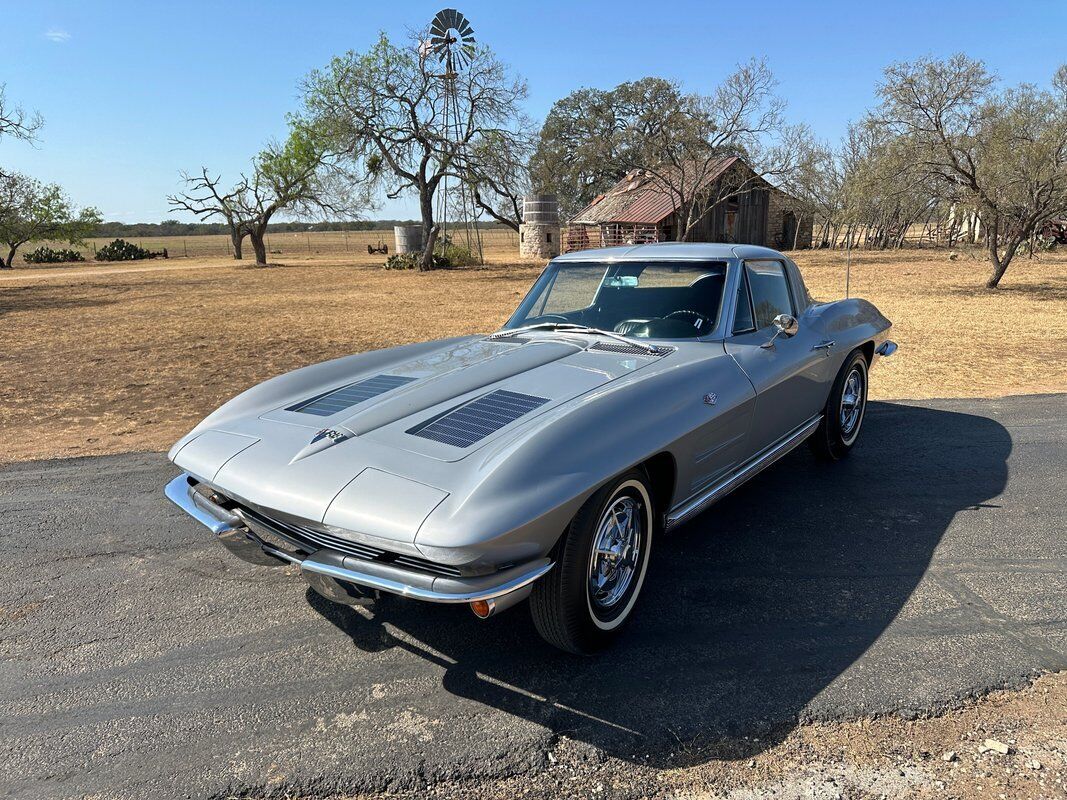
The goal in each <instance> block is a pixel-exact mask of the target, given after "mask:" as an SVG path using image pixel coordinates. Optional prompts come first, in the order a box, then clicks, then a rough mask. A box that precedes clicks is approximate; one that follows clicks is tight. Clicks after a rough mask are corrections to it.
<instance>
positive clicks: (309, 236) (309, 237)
mask: <svg viewBox="0 0 1067 800" xmlns="http://www.w3.org/2000/svg"><path fill="white" fill-rule="evenodd" d="M307 237H308V255H311V234H310V233H309V234H308V235H307Z"/></svg>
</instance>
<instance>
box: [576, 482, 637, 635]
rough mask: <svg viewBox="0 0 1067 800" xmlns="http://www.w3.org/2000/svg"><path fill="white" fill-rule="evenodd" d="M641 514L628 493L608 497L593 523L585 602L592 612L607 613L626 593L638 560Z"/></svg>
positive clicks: (632, 580)
mask: <svg viewBox="0 0 1067 800" xmlns="http://www.w3.org/2000/svg"><path fill="white" fill-rule="evenodd" d="M644 527H645V513H644V509H643V508H642V504H641V502H640V501H639V500H638V499H637V498H634V497H630V496H629V495H620V496H617V497H615V498H614V499H612V501H611V503H610V504H609V505H608V507H607V509H605V511H604V514H603V515H602V516H601V517H600V522H598V523H597V529H596V534H595V535H594V537H593V551H592V553H591V554H590V557H589V581H588V591H589V602H590V605H591V607H592V609H593V610H594V612H602V613H607V614H610V613H611V612H612V611H613V610H614V609H615V607H616V606H617V605H618V604H619V602H620V601H621V600H622V599H623V598H625V597H626V596H627V593H628V592H629V590H630V587H631V586H632V585H633V582H634V577H635V576H636V574H637V569H638V565H639V564H640V563H641V542H642V539H643V538H644V537H643V535H642V534H643V532H644Z"/></svg>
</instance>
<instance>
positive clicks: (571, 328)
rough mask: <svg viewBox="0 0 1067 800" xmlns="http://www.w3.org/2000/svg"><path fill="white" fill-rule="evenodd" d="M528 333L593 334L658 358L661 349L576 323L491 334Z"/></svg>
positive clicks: (532, 326)
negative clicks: (636, 348)
mask: <svg viewBox="0 0 1067 800" xmlns="http://www.w3.org/2000/svg"><path fill="white" fill-rule="evenodd" d="M526 331H562V332H563V333H592V334H596V335H598V336H607V337H608V338H610V339H615V340H616V341H620V342H623V343H624V344H628V345H630V346H631V347H638V348H640V349H642V350H644V351H645V352H646V353H648V354H649V355H653V356H658V355H659V354H660V349H659V348H658V347H656V346H655V345H652V344H646V343H645V342H642V341H640V340H638V339H632V338H630V337H629V336H623V335H622V334H621V333H615V331H606V330H603V329H602V328H591V327H589V326H588V325H579V324H578V323H576V322H538V323H536V324H535V325H526V326H524V327H522V328H508V329H505V330H501V331H497V332H496V333H491V334H489V338H490V339H500V338H503V337H504V336H514V335H515V334H516V333H525V332H526Z"/></svg>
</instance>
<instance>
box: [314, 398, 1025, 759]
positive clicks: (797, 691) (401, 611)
mask: <svg viewBox="0 0 1067 800" xmlns="http://www.w3.org/2000/svg"><path fill="white" fill-rule="evenodd" d="M864 425H865V430H864V435H863V437H862V439H861V442H860V444H859V445H858V446H857V448H856V450H855V452H854V453H853V454H852V456H851V457H850V458H848V459H845V460H844V461H842V462H839V463H836V464H823V463H821V462H818V461H816V460H815V459H814V458H813V457H812V456H811V455H810V453H809V452H808V450H807V448H800V449H798V450H797V451H796V452H794V453H793V454H791V455H790V456H788V457H787V458H785V459H783V460H782V461H781V462H780V463H779V464H777V465H776V466H775V467H773V468H772V469H770V470H767V471H766V472H764V473H762V474H761V475H760V476H758V477H757V478H755V479H754V480H752V481H750V482H749V483H748V484H747V485H746V486H744V487H743V488H741V489H740V490H738V491H736V492H735V493H734V494H733V495H731V496H730V497H728V498H726V499H725V500H723V501H722V502H720V503H719V504H717V505H716V506H714V507H713V508H712V509H710V510H709V511H707V512H705V513H704V514H702V515H701V516H699V517H698V518H696V519H695V520H693V521H691V522H689V523H688V524H686V525H685V526H683V527H681V528H679V529H677V530H676V531H673V532H672V533H671V534H669V535H668V536H666V537H663V538H661V539H660V540H659V541H658V542H657V543H656V547H655V550H654V553H653V557H652V564H651V566H650V568H649V574H648V577H647V580H646V583H645V587H644V593H643V595H642V599H641V602H640V603H639V605H638V609H637V611H636V612H635V616H634V618H633V619H632V620H631V622H630V624H629V627H628V629H627V631H626V633H625V634H624V635H623V637H622V638H621V639H620V640H619V642H618V643H617V644H616V645H615V646H614V647H613V648H612V649H611V650H609V651H608V652H605V653H602V654H600V655H598V656H595V657H591V658H579V657H574V656H570V655H566V654H564V653H561V652H558V651H556V650H554V649H552V648H551V647H549V646H548V645H546V644H544V643H543V642H542V641H541V640H540V639H539V637H538V636H537V633H536V631H535V630H534V628H533V624H532V622H531V621H530V617H529V613H528V611H527V609H526V608H525V606H524V605H520V606H518V607H517V608H515V609H512V610H509V611H507V612H506V613H503V614H501V615H500V616H499V617H495V618H492V619H490V620H489V621H487V622H480V621H479V620H477V619H475V618H474V617H473V615H471V614H470V613H469V612H468V611H467V610H466V609H461V608H454V607H447V606H432V605H427V604H421V603H414V602H406V601H403V600H399V599H391V600H387V601H384V602H382V603H379V604H378V605H377V606H375V607H374V609H373V611H372V612H367V611H366V610H354V609H351V608H348V607H345V606H340V605H336V604H334V603H331V602H329V601H328V600H325V599H323V598H321V597H319V596H318V595H317V594H315V593H314V592H313V591H311V590H309V591H308V600H309V603H310V604H311V605H312V606H313V608H315V610H316V611H318V613H320V614H321V615H322V616H323V617H324V618H326V619H327V620H329V621H330V622H331V623H333V624H334V625H336V626H337V627H338V628H340V629H341V630H342V631H344V632H345V633H346V634H347V635H349V636H350V637H351V638H352V641H353V642H354V643H355V645H356V646H357V647H359V648H361V649H363V650H366V651H380V650H383V649H387V648H394V647H395V648H401V649H403V650H406V651H408V652H410V653H412V654H414V655H416V656H418V657H420V658H423V659H426V660H428V661H430V662H433V663H435V664H437V665H438V666H439V667H440V668H441V669H442V670H443V671H444V676H443V679H442V683H443V687H444V689H446V690H447V691H448V692H450V693H452V694H453V695H456V696H460V697H464V698H469V699H471V700H474V701H477V702H479V703H483V704H486V705H488V706H491V707H493V708H496V709H500V710H503V711H506V712H508V713H510V714H513V715H515V716H517V717H521V718H524V719H527V720H530V721H532V722H535V723H537V724H539V725H542V726H545V727H546V728H548V729H549V730H551V731H552V732H553V733H554V734H556V735H558V736H568V737H570V738H572V739H576V740H579V741H583V742H587V743H589V744H592V745H595V746H597V747H599V748H601V749H602V750H604V751H606V752H608V753H609V754H611V755H614V756H617V757H620V758H625V759H629V760H634V761H640V762H642V763H649V764H653V765H657V766H681V765H686V764H692V763H699V762H705V761H709V760H712V759H723V758H727V759H736V758H747V757H749V756H751V755H752V754H754V753H756V752H760V751H762V750H764V749H766V748H768V747H771V746H773V745H774V744H776V743H777V742H778V741H780V740H781V738H782V737H784V736H785V735H786V734H787V733H788V732H789V731H791V730H792V729H793V728H794V727H795V726H796V725H797V724H798V722H800V721H801V720H803V719H804V718H805V714H806V709H807V708H808V706H809V704H810V703H811V701H812V700H813V699H814V698H816V697H817V696H818V695H819V694H820V693H821V692H823V690H824V689H826V688H827V687H828V686H829V685H830V684H831V683H832V682H833V681H835V679H837V678H838V676H840V675H842V673H844V672H845V671H846V670H847V669H848V668H849V667H850V665H852V664H853V662H855V661H856V660H857V659H858V658H859V657H860V656H862V655H863V654H864V652H865V651H866V650H867V649H868V648H869V647H871V645H872V644H873V643H874V642H875V641H876V640H877V639H878V638H879V637H880V636H881V635H882V633H883V632H884V631H885V630H886V628H887V627H888V626H889V625H890V623H892V622H893V620H894V619H895V618H896V617H897V615H898V614H899V613H900V612H901V610H902V608H904V606H905V604H906V603H907V602H908V600H909V598H910V597H911V596H912V593H913V592H914V591H915V589H916V587H917V586H918V585H919V582H920V580H921V579H922V577H923V574H924V572H925V570H926V568H927V566H928V564H929V563H930V560H931V557H932V555H933V553H934V550H935V548H936V547H937V546H938V543H939V542H940V541H941V539H942V536H943V535H944V534H945V532H946V530H947V529H948V527H949V525H950V523H951V522H952V520H953V517H954V516H955V515H956V514H957V513H959V512H961V511H965V510H967V509H974V508H977V507H980V506H982V505H985V504H987V503H988V501H990V500H991V499H992V498H995V497H997V496H998V495H999V494H1000V493H1001V492H1002V491H1003V490H1004V488H1005V485H1006V482H1007V474H1008V472H1007V459H1008V455H1009V454H1010V452H1011V438H1010V436H1009V434H1008V432H1007V430H1006V429H1005V428H1004V427H1003V426H1001V425H1000V424H998V423H997V422H995V421H994V420H991V419H988V418H985V417H980V416H974V415H970V414H962V413H954V412H948V411H941V410H934V409H928V408H919V407H915V406H909V405H901V404H893V403H871V404H870V407H869V409H868V414H867V418H866V420H865V422H864ZM905 668H908V667H906V663H905V662H904V661H902V662H901V666H900V669H905Z"/></svg>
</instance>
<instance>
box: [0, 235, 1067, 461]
mask: <svg viewBox="0 0 1067 800" xmlns="http://www.w3.org/2000/svg"><path fill="white" fill-rule="evenodd" d="M490 255H491V258H493V259H494V260H496V261H502V260H504V259H505V258H507V257H509V256H510V251H508V250H506V249H504V248H499V249H496V250H491V251H490ZM794 255H795V257H796V260H797V262H798V263H799V264H800V266H801V268H802V269H803V271H804V274H805V276H806V278H807V281H808V284H809V287H810V290H811V292H812V293H813V295H815V296H816V297H817V298H819V299H832V298H836V297H840V296H842V295H843V294H844V280H845V270H844V256H843V254H841V253H838V252H806V251H801V252H798V253H795V254H794ZM368 258H369V257H368V256H366V255H365V254H363V255H361V256H360V258H359V261H360V262H361V263H353V259H351V258H349V257H347V256H344V255H342V256H340V257H338V256H332V255H331V256H325V255H313V256H306V257H302V258H301V257H293V258H290V259H287V260H286V262H285V263H284V264H278V265H275V266H272V267H268V268H265V269H262V268H261V269H256V268H253V267H250V266H248V265H247V264H241V263H240V262H234V261H233V260H228V259H225V258H214V259H192V258H190V259H170V260H169V261H166V262H161V261H152V262H135V263H132V264H128V265H127V264H96V263H88V264H85V265H82V266H65V267H50V268H38V269H26V270H23V269H17V270H12V271H10V272H8V271H4V272H3V273H0V329H2V330H3V333H4V345H3V350H2V352H0V376H2V377H0V429H2V433H0V463H3V462H10V461H18V460H23V459H33V458H46V457H64V456H76V455H95V454H103V453H117V452H128V451H132V450H164V449H166V448H167V447H169V446H170V444H171V443H173V441H174V440H175V439H177V438H178V437H179V436H181V435H182V434H183V433H184V432H185V431H186V430H188V429H189V428H190V427H192V425H194V424H195V423H196V422H197V421H198V420H199V419H200V418H202V417H203V416H204V415H205V414H207V413H208V412H209V411H211V410H212V409H214V408H215V407H216V406H218V405H219V404H220V403H221V402H223V401H224V400H226V399H227V398H229V397H232V396H233V395H235V394H237V393H238V392H240V391H241V390H243V389H245V388H247V387H248V386H251V385H253V384H255V383H258V382H260V381H262V380H264V379H266V378H269V377H271V376H273V375H277V374H278V373H281V372H285V371H288V370H291V369H294V368H296V367H299V366H303V365H305V364H310V363H313V362H317V361H321V360H324V359H328V358H335V357H337V356H341V355H345V354H348V353H353V352H357V351H361V350H367V349H373V348H379V347H388V346H390V345H395V344H402V343H406V342H415V341H421V340H425V339H432V338H437V337H444V336H455V335H459V334H466V333H476V332H485V331H490V330H494V329H495V328H497V327H498V326H499V325H500V324H501V323H503V322H504V321H505V320H506V319H507V317H508V315H509V314H510V312H511V310H512V309H513V308H514V307H515V306H516V304H517V303H518V301H519V299H520V298H521V297H522V295H523V293H524V292H525V290H526V289H527V288H528V287H529V285H530V283H531V282H532V280H533V279H534V277H535V276H536V275H537V273H538V271H539V269H540V266H541V265H539V264H526V265H514V264H513V265H508V264H502V263H495V264H492V265H490V266H487V267H479V268H469V269H462V270H453V271H443V272H433V273H416V272H395V271H385V270H382V269H380V268H378V267H377V266H376V265H375V261H374V260H370V261H368ZM380 260H381V257H377V261H378V262H380ZM984 275H985V265H984V263H983V262H981V261H979V260H976V259H974V258H972V257H971V256H969V255H967V254H964V255H962V256H961V257H960V258H958V259H957V260H950V258H949V254H948V253H947V252H946V251H939V250H907V251H902V252H890V253H856V254H854V256H853V268H852V277H851V290H852V294H853V295H858V296H862V297H866V298H868V299H870V300H871V301H872V302H874V303H875V304H876V305H877V306H878V307H879V308H880V309H881V310H882V312H883V313H884V314H886V316H888V317H889V318H890V319H892V320H893V322H894V329H893V334H892V335H893V338H894V339H895V340H896V341H897V342H898V343H899V344H900V350H899V351H898V353H897V354H896V355H895V356H894V357H893V358H891V359H887V360H886V361H884V362H883V365H882V366H881V367H880V369H879V370H878V371H877V372H876V373H875V374H874V375H873V376H872V386H871V392H872V397H874V398H878V399H891V398H924V397H971V396H998V395H1004V394H1018V393H1026V392H1044V391H1056V390H1063V389H1065V388H1067V369H1065V364H1067V362H1065V357H1064V355H1063V354H1064V353H1065V352H1067V347H1065V345H1067V336H1065V333H1064V328H1063V310H1064V307H1065V302H1064V301H1065V300H1067V254H1056V255H1051V256H1044V257H1042V258H1041V259H1040V260H1034V261H1029V260H1027V259H1019V260H1018V261H1017V262H1016V263H1015V264H1013V265H1012V268H1011V271H1010V272H1009V273H1008V277H1007V279H1006V285H1005V286H1004V288H1002V289H1001V290H999V291H996V292H990V291H987V290H985V289H982V288H980V287H981V283H982V279H983V277H984Z"/></svg>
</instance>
